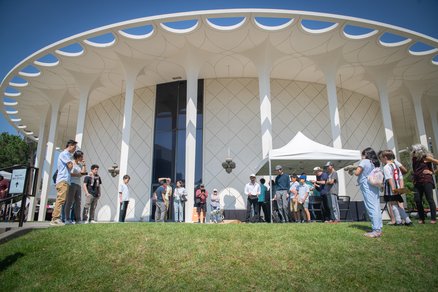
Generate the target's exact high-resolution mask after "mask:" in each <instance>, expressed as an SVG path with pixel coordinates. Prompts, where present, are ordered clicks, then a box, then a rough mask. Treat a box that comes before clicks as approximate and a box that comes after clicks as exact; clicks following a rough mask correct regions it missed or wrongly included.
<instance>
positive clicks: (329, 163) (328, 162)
mask: <svg viewBox="0 0 438 292" xmlns="http://www.w3.org/2000/svg"><path fill="white" fill-rule="evenodd" d="M324 166H325V167H327V166H333V162H331V161H327V163H326V164H325V165H324Z"/></svg>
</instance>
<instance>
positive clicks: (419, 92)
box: [406, 82, 427, 147]
mask: <svg viewBox="0 0 438 292" xmlns="http://www.w3.org/2000/svg"><path fill="white" fill-rule="evenodd" d="M406 86H407V87H408V89H409V92H410V93H411V97H412V102H413V104H414V110H415V119H416V122H417V123H416V124H417V130H418V135H419V138H420V143H421V144H422V145H424V146H426V147H427V135H426V127H425V125H424V115H423V106H422V104H421V101H422V97H423V93H424V89H425V84H422V83H413V82H410V83H409V82H406Z"/></svg>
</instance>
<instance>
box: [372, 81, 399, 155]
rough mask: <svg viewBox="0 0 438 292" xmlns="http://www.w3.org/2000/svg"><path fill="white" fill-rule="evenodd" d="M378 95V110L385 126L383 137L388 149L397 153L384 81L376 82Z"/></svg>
mask: <svg viewBox="0 0 438 292" xmlns="http://www.w3.org/2000/svg"><path fill="white" fill-rule="evenodd" d="M377 88H378V90H379V97H380V111H381V112H382V118H383V126H384V127H385V137H386V144H387V146H388V149H391V150H392V151H393V152H394V153H396V155H397V151H396V149H395V137H394V132H393V128H392V120H391V109H390V107H389V98H388V88H387V86H386V84H385V83H384V82H382V83H380V84H377Z"/></svg>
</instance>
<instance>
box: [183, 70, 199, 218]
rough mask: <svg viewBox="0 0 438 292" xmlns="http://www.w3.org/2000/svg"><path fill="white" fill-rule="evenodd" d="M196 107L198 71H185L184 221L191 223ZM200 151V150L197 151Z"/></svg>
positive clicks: (194, 167)
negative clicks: (185, 199)
mask: <svg viewBox="0 0 438 292" xmlns="http://www.w3.org/2000/svg"><path fill="white" fill-rule="evenodd" d="M197 105H198V70H194V69H192V70H190V69H189V70H187V107H186V154H185V155H186V165H185V173H186V176H185V186H186V190H187V194H188V196H187V202H186V203H185V215H186V216H185V221H186V222H192V214H193V204H194V200H195V199H194V193H195V170H196V119H197ZM199 151H202V149H199Z"/></svg>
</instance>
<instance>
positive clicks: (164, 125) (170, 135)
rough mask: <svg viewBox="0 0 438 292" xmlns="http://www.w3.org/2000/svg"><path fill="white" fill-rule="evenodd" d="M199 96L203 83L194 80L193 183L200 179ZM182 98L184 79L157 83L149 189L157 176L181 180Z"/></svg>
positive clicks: (183, 147) (201, 105)
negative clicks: (195, 90)
mask: <svg viewBox="0 0 438 292" xmlns="http://www.w3.org/2000/svg"><path fill="white" fill-rule="evenodd" d="M203 96H204V82H203V80H198V101H197V113H198V114H197V121H196V158H195V159H196V160H195V163H196V165H195V185H197V184H200V183H201V181H202V140H203V137H202V129H203V108H204V101H203ZM186 97H187V81H177V82H171V83H164V84H158V85H157V96H156V108H155V130H154V148H153V165H152V192H153V191H155V189H156V188H157V187H158V178H160V177H170V178H171V179H172V184H175V181H176V180H180V179H181V180H184V179H185V154H186V104H187V98H186ZM172 187H174V185H173V186H172ZM171 206H172V205H171ZM153 216H154V210H152V218H153Z"/></svg>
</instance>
